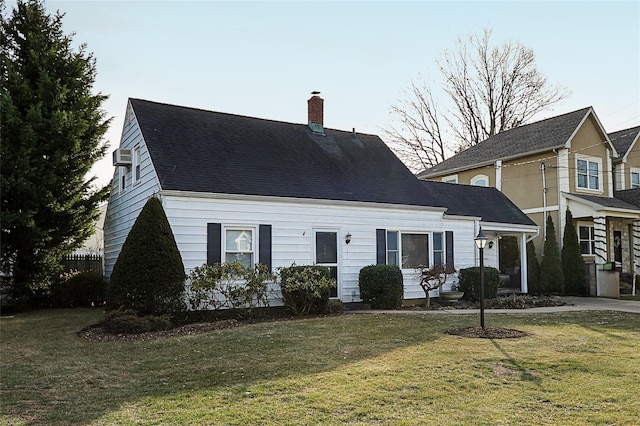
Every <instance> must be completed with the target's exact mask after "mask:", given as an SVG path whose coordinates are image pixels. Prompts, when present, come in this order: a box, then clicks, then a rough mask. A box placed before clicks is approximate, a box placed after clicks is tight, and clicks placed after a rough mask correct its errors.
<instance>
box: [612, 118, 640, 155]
mask: <svg viewBox="0 0 640 426" xmlns="http://www.w3.org/2000/svg"><path fill="white" fill-rule="evenodd" d="M638 139H640V126H638V127H632V128H630V129H625V130H620V131H618V132H613V133H609V140H611V144H612V145H613V146H614V147H615V149H616V151H617V152H618V154H619V155H620V156H619V157H618V158H617V160H615V162H621V161H623V160H625V159H626V156H627V154H628V153H629V152H630V151H631V149H632V148H633V147H634V145H635V144H636V143H638Z"/></svg>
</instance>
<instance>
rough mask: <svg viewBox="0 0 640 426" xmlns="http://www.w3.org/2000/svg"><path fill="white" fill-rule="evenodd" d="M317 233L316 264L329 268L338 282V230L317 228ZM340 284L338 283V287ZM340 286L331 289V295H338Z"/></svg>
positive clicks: (332, 276)
mask: <svg viewBox="0 0 640 426" xmlns="http://www.w3.org/2000/svg"><path fill="white" fill-rule="evenodd" d="M314 234H315V258H316V261H315V263H316V265H322V266H326V267H328V268H329V272H330V274H331V278H333V279H335V280H336V282H338V232H337V231H328V230H317V231H315V232H314ZM339 286H340V284H339V283H338V287H339ZM338 287H335V288H332V289H331V294H330V296H331V297H338Z"/></svg>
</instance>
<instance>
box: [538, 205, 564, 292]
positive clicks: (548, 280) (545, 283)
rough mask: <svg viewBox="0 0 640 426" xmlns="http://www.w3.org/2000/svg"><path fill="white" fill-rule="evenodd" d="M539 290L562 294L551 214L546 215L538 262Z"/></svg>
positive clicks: (561, 279) (559, 267) (561, 277)
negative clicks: (540, 259) (539, 260)
mask: <svg viewBox="0 0 640 426" xmlns="http://www.w3.org/2000/svg"><path fill="white" fill-rule="evenodd" d="M540 292H541V293H542V294H552V293H554V294H564V274H563V273H562V263H561V262H560V249H559V248H558V237H557V236H556V228H555V226H554V225H553V220H552V219H551V215H549V216H547V237H546V239H545V240H544V248H543V252H542V262H541V263H540Z"/></svg>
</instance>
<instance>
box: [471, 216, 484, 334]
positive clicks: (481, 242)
mask: <svg viewBox="0 0 640 426" xmlns="http://www.w3.org/2000/svg"><path fill="white" fill-rule="evenodd" d="M473 240H474V241H475V243H476V247H478V249H479V250H480V327H482V328H483V329H484V247H485V246H486V245H487V237H485V235H484V234H483V233H482V228H480V232H478V236H477V237H475V238H474V239H473Z"/></svg>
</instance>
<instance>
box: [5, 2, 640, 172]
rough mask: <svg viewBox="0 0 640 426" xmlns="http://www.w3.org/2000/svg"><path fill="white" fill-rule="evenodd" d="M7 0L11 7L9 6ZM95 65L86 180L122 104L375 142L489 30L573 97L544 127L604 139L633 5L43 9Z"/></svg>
mask: <svg viewBox="0 0 640 426" xmlns="http://www.w3.org/2000/svg"><path fill="white" fill-rule="evenodd" d="M12 4H13V3H12V2H10V3H9V5H8V7H9V8H10V7H12ZM45 4H46V7H47V9H48V10H49V12H53V11H55V10H56V9H58V10H60V11H61V12H64V13H66V16H65V18H64V20H63V23H64V30H65V31H66V32H70V31H75V32H76V36H75V38H74V41H76V42H78V43H80V42H82V43H86V44H87V50H88V51H90V52H93V53H94V54H95V57H96V59H97V69H98V76H97V81H96V84H95V89H96V90H97V91H101V92H103V93H104V94H108V95H110V99H109V100H108V101H107V102H106V103H105V105H104V106H105V109H106V110H107V112H108V114H109V116H113V117H114V119H113V123H112V126H111V129H110V131H109V133H108V134H107V139H108V141H109V144H110V145H111V148H110V150H109V155H108V156H107V157H106V158H105V160H103V161H101V162H100V163H99V164H98V165H97V166H96V167H95V168H94V172H95V173H96V174H97V175H98V177H99V183H101V184H104V183H107V182H108V181H109V179H110V178H111V176H112V173H113V168H112V167H111V160H110V158H111V155H110V152H111V150H113V149H115V148H116V147H117V146H118V144H119V141H120V133H121V130H122V123H123V117H124V111H125V107H126V102H127V98H129V97H136V98H143V99H149V100H153V101H159V102H165V103H171V104H177V105H185V106H191V107H197V108H203V109H209V110H214V111H222V112H228V113H234V114H240V115H247V116H253V117H261V118H268V119H274V120H281V121H287V122H294V123H306V120H307V110H306V101H307V99H308V98H309V96H310V95H309V93H310V92H311V91H313V90H319V91H321V92H322V94H321V96H322V97H323V98H324V99H325V127H329V128H336V129H343V130H351V129H352V128H354V127H355V128H356V130H357V131H360V132H365V133H375V134H381V130H380V129H381V128H382V127H385V126H386V125H387V124H388V123H389V112H388V111H389V106H390V105H391V104H393V103H395V102H396V101H397V99H399V98H400V97H402V90H403V89H405V88H406V87H407V86H408V85H409V84H410V82H411V80H415V79H417V78H418V77H419V76H423V77H426V78H427V79H434V80H435V79H438V78H439V75H438V73H437V70H436V67H435V60H436V59H438V58H440V57H441V54H442V52H443V51H444V50H445V49H451V48H452V47H453V45H454V42H455V39H456V37H457V36H458V35H465V34H468V33H479V32H481V31H482V29H483V28H484V27H491V28H493V37H492V40H493V42H502V41H506V40H516V41H519V42H521V43H522V44H523V45H525V46H527V47H531V48H532V49H533V50H534V52H535V53H536V57H537V64H538V67H539V69H540V71H542V72H543V73H544V74H545V75H546V76H547V77H548V79H549V81H550V82H552V83H557V84H560V85H563V86H565V87H567V88H568V89H570V90H571V92H572V95H571V96H570V97H569V98H568V99H567V100H565V101H563V102H562V103H560V104H558V105H556V106H555V107H554V108H553V110H551V111H548V112H547V113H545V114H544V115H541V116H540V117H539V118H540V119H541V118H545V117H548V116H553V115H558V114H562V113H565V112H569V111H573V110H576V109H579V108H583V107H586V106H593V107H594V109H595V111H596V114H597V115H598V117H599V118H600V120H601V122H602V124H603V125H604V127H605V129H606V130H607V131H608V132H613V131H616V130H620V129H624V128H628V127H632V126H637V125H640V2H638V1H623V2H612V1H608V2H584V1H583V2H517V1H510V2H483V1H482V2H481V1H474V2H432V1H422V2H417V1H416V2H364V1H362V2H270V1H263V2H233V3H225V2H214V1H199V2H195V1H172V2H159V1H142V2H123V1H122V2H121V1H110V2H107V1H103V2H96V1H47V2H46V3H45Z"/></svg>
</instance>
